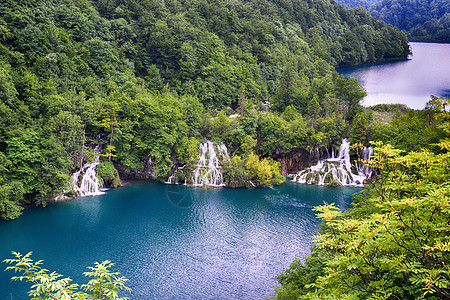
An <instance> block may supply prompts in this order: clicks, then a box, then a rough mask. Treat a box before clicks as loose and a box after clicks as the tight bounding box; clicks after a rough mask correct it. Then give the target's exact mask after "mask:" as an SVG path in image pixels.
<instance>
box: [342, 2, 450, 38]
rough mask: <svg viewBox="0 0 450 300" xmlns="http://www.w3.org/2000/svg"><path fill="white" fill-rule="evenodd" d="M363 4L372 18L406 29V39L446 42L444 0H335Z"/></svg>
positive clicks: (449, 7) (448, 7) (449, 31)
mask: <svg viewBox="0 0 450 300" xmlns="http://www.w3.org/2000/svg"><path fill="white" fill-rule="evenodd" d="M337 2H338V3H341V4H344V5H345V7H347V8H351V7H364V8H365V9H367V11H368V12H369V13H370V14H371V15H372V16H373V17H375V18H377V19H379V20H383V21H385V22H386V23H388V24H391V25H394V26H396V27H398V28H399V29H400V30H402V31H404V32H406V34H407V36H408V39H409V40H410V41H422V42H440V43H449V42H450V3H449V2H448V1H446V0H425V1H414V0H370V1H368V0H338V1H337Z"/></svg>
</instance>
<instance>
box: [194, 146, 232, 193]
mask: <svg viewBox="0 0 450 300" xmlns="http://www.w3.org/2000/svg"><path fill="white" fill-rule="evenodd" d="M225 159H227V160H230V157H229V155H228V149H227V147H226V146H225V145H224V144H215V143H213V142H211V141H207V142H206V143H202V144H200V147H199V159H198V162H197V165H196V168H195V170H194V171H193V172H192V174H191V180H192V185H193V186H215V187H218V186H225V184H224V182H223V174H222V170H221V169H222V167H221V165H220V163H221V161H223V160H225Z"/></svg>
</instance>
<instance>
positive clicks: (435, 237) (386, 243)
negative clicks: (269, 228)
mask: <svg viewBox="0 0 450 300" xmlns="http://www.w3.org/2000/svg"><path fill="white" fill-rule="evenodd" d="M436 100H437V104H438V107H437V109H440V110H441V113H440V114H439V117H438V119H439V121H440V122H441V124H442V125H441V127H442V129H443V130H444V131H445V132H446V134H447V136H446V137H445V138H444V139H442V140H441V141H440V142H439V143H438V144H437V146H439V147H440V148H441V149H440V152H439V153H433V152H431V151H430V150H427V149H423V150H421V151H417V152H410V153H408V154H406V155H403V151H400V150H398V149H395V148H394V147H392V146H391V145H383V144H382V143H381V142H378V143H374V145H375V146H376V147H375V154H374V159H373V160H371V161H370V165H371V166H372V167H374V168H375V169H376V170H377V171H378V172H380V175H379V176H378V177H375V178H373V179H372V188H371V189H369V190H367V191H365V192H364V193H362V194H361V195H359V196H358V197H357V198H356V200H357V201H356V202H355V207H354V208H353V209H352V210H350V211H347V212H345V213H342V212H341V211H340V210H339V209H338V208H337V207H336V206H335V205H334V204H325V205H323V206H320V207H318V208H316V209H315V210H316V211H317V212H318V214H317V216H318V217H319V218H321V219H322V220H323V223H322V227H321V229H320V231H319V234H318V235H317V236H316V237H315V239H316V242H317V245H316V247H315V249H314V250H313V253H315V255H313V258H314V259H311V258H310V259H307V260H306V264H305V265H304V266H303V265H301V264H299V263H295V264H292V265H291V268H290V269H289V270H287V271H286V272H285V273H287V274H291V276H290V277H289V278H287V277H286V276H284V275H283V274H282V275H281V276H280V277H279V281H280V283H281V284H282V286H281V287H280V288H278V289H277V291H276V292H277V294H276V296H274V297H276V298H277V299H293V298H297V299H449V298H450V238H449V236H450V222H449V220H450V156H449V153H450V142H449V141H450V138H449V137H450V130H449V129H450V114H449V113H448V112H447V111H446V110H445V108H446V106H447V105H448V100H447V99H436ZM318 253H320V254H323V255H322V257H323V258H321V259H319V261H320V265H319V267H318V264H317V258H318V257H319V256H318V255H317V254H318ZM286 295H289V297H290V298H288V297H287V296H286ZM292 295H294V297H292Z"/></svg>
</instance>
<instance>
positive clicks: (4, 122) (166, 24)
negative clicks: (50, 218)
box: [0, 0, 409, 218]
mask: <svg viewBox="0 0 450 300" xmlns="http://www.w3.org/2000/svg"><path fill="white" fill-rule="evenodd" d="M0 43H1V44H0V99H1V101H0V214H1V216H2V217H3V218H13V217H17V216H18V215H19V214H20V211H21V206H19V204H24V203H45V201H47V200H49V199H52V198H53V197H55V196H57V195H58V194H61V192H62V191H64V190H65V189H67V186H68V184H69V182H70V174H71V173H72V172H73V171H74V170H77V169H79V168H80V166H81V165H82V164H83V163H84V162H86V161H89V160H92V157H93V153H92V149H93V148H94V147H95V146H96V145H100V146H101V147H100V148H101V154H102V155H103V156H104V159H105V160H106V161H107V163H105V164H103V166H102V167H100V169H102V170H103V171H102V174H103V175H102V176H103V177H104V179H105V180H106V181H108V180H111V176H115V175H111V174H116V172H115V170H114V166H116V167H117V168H119V171H120V172H121V173H122V174H125V176H130V177H151V178H155V179H158V180H165V179H166V178H167V177H168V176H169V174H170V173H171V171H172V170H173V168H176V167H177V166H181V165H189V163H191V165H192V164H193V162H195V160H196V156H197V155H198V154H197V153H198V152H197V149H198V144H199V142H200V141H204V140H205V139H213V140H216V141H222V142H225V143H226V144H227V145H228V146H229V149H230V150H231V152H232V154H233V155H240V156H241V157H240V158H242V159H241V160H239V159H236V160H233V161H234V162H235V163H236V164H238V165H239V166H243V165H245V164H246V163H247V161H248V157H249V155H250V154H251V153H252V152H254V153H255V154H258V155H259V157H260V158H261V159H262V158H267V159H270V158H275V159H276V158H277V156H279V155H282V154H288V153H291V152H293V151H297V150H299V149H305V151H312V149H323V148H324V147H330V146H333V145H334V146H335V145H337V144H339V142H340V139H341V138H342V137H343V136H344V135H348V134H349V132H350V126H351V123H352V121H353V119H354V117H355V115H356V114H357V113H358V111H359V110H360V106H359V101H360V100H361V99H362V97H363V96H364V90H363V89H362V87H361V86H360V85H359V84H358V83H357V82H356V81H355V80H346V79H344V78H343V77H341V76H339V75H338V74H337V73H336V71H335V70H334V66H344V65H354V64H359V63H365V62H372V61H381V60H391V59H402V58H406V57H407V55H408V53H409V46H408V43H407V39H406V36H405V35H404V34H403V33H402V32H400V31H399V30H398V29H397V28H395V27H393V26H391V25H386V24H385V23H383V22H382V21H378V20H376V19H374V18H372V17H371V16H370V15H369V14H368V13H367V12H366V11H365V10H363V9H353V10H346V9H344V7H343V6H341V5H338V4H336V3H334V2H331V1H327V0H314V1H312V0H296V1H264V0H259V1H233V2H229V1H213V0H208V1H205V0H203V1H169V0H168V1H150V0H147V1H141V0H140V1H126V0H124V1H86V0H53V1H50V0H41V1H34V0H33V1H31V0H23V1H15V0H4V1H2V2H1V3H0ZM265 102H270V104H267V103H266V104H267V105H263V103H265ZM228 106H231V108H230V109H226V108H227V107H228ZM269 108H270V110H269V112H267V110H268V109H269ZM231 109H235V110H236V109H237V111H238V112H239V117H238V118H235V119H229V118H227V117H226V116H227V115H228V114H231V113H234V112H233V111H231ZM218 111H220V112H219V113H218ZM216 116H217V118H215V119H212V117H216ZM259 157H257V158H255V156H252V159H253V160H254V161H259ZM112 163H114V166H113V164H112ZM261 163H262V160H261ZM265 164H266V165H267V164H268V163H267V162H266V163H265ZM270 164H271V166H272V168H273V170H272V171H273V172H272V171H271V172H272V173H273V176H274V177H273V178H276V177H277V176H276V173H277V172H275V170H276V169H277V167H276V164H275V163H274V162H271V163H270ZM186 170H187V171H189V167H187V168H186ZM269 170H270V168H269ZM247 171H248V170H247ZM272 173H271V174H272ZM108 174H109V175H108ZM244 175H245V174H244ZM247 175H248V174H247ZM256 182H258V181H257V180H256ZM260 182H261V184H265V183H266V181H260Z"/></svg>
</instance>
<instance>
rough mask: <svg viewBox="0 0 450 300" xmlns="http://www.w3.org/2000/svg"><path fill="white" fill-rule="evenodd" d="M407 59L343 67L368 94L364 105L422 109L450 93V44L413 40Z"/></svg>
mask: <svg viewBox="0 0 450 300" xmlns="http://www.w3.org/2000/svg"><path fill="white" fill-rule="evenodd" d="M410 45H411V48H412V52H413V55H410V57H409V58H408V59H407V60H403V61H396V62H386V63H375V64H367V65H362V66H357V67H350V68H340V69H338V70H337V71H338V72H339V73H341V74H343V75H344V77H345V78H350V77H354V78H356V79H358V81H359V82H360V83H361V84H362V85H363V86H364V88H365V89H366V91H367V96H366V97H365V98H364V100H363V102H362V104H363V105H364V106H371V105H375V104H380V103H401V104H406V105H407V106H408V107H410V108H414V109H423V108H424V107H425V104H426V103H427V102H428V101H429V100H430V99H431V97H430V95H434V96H438V97H440V96H442V95H444V96H447V97H449V96H450V44H436V43H417V42H411V43H410Z"/></svg>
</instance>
